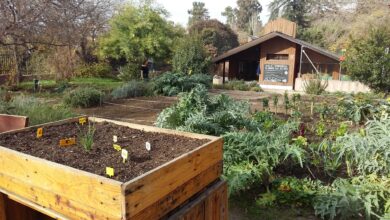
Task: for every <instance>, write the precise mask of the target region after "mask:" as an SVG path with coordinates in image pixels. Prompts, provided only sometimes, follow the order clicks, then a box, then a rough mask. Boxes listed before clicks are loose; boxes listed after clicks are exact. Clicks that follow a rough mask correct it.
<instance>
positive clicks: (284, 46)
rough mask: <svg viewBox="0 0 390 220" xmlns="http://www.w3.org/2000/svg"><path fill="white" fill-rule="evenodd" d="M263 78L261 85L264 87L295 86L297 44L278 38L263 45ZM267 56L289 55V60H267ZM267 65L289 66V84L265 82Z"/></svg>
mask: <svg viewBox="0 0 390 220" xmlns="http://www.w3.org/2000/svg"><path fill="white" fill-rule="evenodd" d="M260 51H261V53H260V54H261V55H260V65H261V76H260V83H261V84H263V85H278V86H293V84H294V71H295V52H296V44H295V43H293V42H291V41H288V40H286V39H283V38H280V37H277V38H273V39H270V40H269V41H266V42H264V43H263V44H261V49H260ZM267 54H288V60H267ZM265 64H282V65H288V66H289V71H288V81H287V83H282V82H269V81H264V65H265Z"/></svg>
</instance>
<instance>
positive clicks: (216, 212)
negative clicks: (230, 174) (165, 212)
mask: <svg viewBox="0 0 390 220" xmlns="http://www.w3.org/2000/svg"><path fill="white" fill-rule="evenodd" d="M200 210H202V211H203V213H199V211H200ZM187 219H196V220H227V219H228V197H227V184H226V182H225V181H223V180H219V181H217V182H215V183H213V184H211V185H210V186H209V187H208V188H206V189H205V190H204V191H203V192H202V193H200V194H199V195H197V196H195V198H191V200H190V201H189V202H188V203H187V204H185V205H184V206H183V207H182V208H180V209H179V210H176V212H175V213H173V214H172V215H171V216H169V217H166V218H164V220H187Z"/></svg>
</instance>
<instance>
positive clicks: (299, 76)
mask: <svg viewBox="0 0 390 220" xmlns="http://www.w3.org/2000/svg"><path fill="white" fill-rule="evenodd" d="M302 56H303V46H301V56H300V57H299V73H298V78H301V76H302Z"/></svg>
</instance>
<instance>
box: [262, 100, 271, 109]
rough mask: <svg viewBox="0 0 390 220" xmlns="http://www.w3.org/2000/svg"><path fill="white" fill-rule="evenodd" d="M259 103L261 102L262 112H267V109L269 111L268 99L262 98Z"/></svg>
mask: <svg viewBox="0 0 390 220" xmlns="http://www.w3.org/2000/svg"><path fill="white" fill-rule="evenodd" d="M261 101H262V102H263V110H264V111H268V109H269V99H268V98H264V99H262V100H261Z"/></svg>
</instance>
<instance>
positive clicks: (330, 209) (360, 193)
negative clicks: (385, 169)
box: [313, 175, 390, 220]
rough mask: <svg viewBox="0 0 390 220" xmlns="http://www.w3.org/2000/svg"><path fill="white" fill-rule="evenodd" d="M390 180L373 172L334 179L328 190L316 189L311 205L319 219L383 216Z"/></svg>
mask: <svg viewBox="0 0 390 220" xmlns="http://www.w3.org/2000/svg"><path fill="white" fill-rule="evenodd" d="M389 187H390V179H389V178H388V177H379V176H376V175H369V176H359V177H355V178H352V179H336V180H335V181H334V182H333V184H332V185H331V187H330V190H325V191H318V192H317V196H316V198H315V201H314V202H313V207H314V210H315V213H316V215H319V216H320V217H321V218H323V219H330V220H333V219H361V218H365V219H383V220H385V219H387V218H386V215H387V216H388V215H389V213H390V202H389V201H390V200H389V198H390V188H389Z"/></svg>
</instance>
